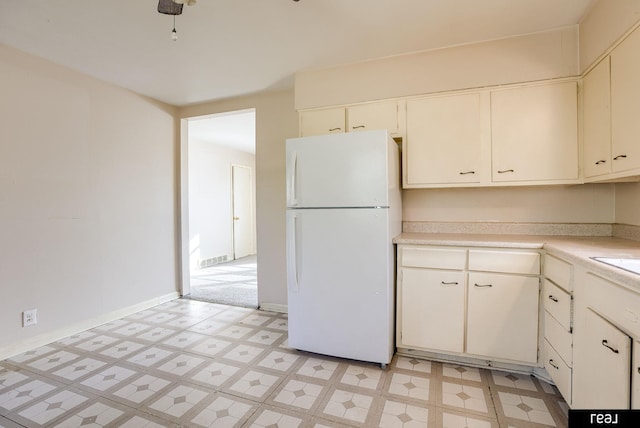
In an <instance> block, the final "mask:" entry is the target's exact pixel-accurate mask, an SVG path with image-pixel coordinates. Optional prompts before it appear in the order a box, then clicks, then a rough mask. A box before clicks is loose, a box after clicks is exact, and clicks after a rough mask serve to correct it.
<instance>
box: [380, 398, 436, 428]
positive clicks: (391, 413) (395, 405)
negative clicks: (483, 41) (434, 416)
mask: <svg viewBox="0 0 640 428" xmlns="http://www.w3.org/2000/svg"><path fill="white" fill-rule="evenodd" d="M428 423H429V409H427V408H426V407H419V406H414V405H410V404H406V403H399V402H397V401H391V400H387V401H386V402H385V404H384V409H383V410H382V416H381V418H380V423H379V424H378V426H380V427H384V428H427V427H428Z"/></svg>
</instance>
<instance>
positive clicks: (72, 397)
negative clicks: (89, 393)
mask: <svg viewBox="0 0 640 428" xmlns="http://www.w3.org/2000/svg"><path fill="white" fill-rule="evenodd" d="M87 400H88V398H87V397H85V396H83V395H80V394H76V393H75V392H71V391H62V392H59V393H57V394H55V395H53V396H51V397H49V398H46V399H44V400H42V401H39V402H38V403H36V404H34V405H32V406H29V407H27V408H26V409H24V410H22V411H21V412H20V413H19V415H20V416H22V417H23V418H26V419H29V420H30V421H33V422H35V423H38V424H40V425H44V424H46V423H49V422H51V421H52V420H53V419H55V418H57V417H58V416H60V415H62V414H64V413H65V412H67V411H68V410H71V409H73V408H74V407H76V406H79V405H80V404H82V403H84V402H85V401H87Z"/></svg>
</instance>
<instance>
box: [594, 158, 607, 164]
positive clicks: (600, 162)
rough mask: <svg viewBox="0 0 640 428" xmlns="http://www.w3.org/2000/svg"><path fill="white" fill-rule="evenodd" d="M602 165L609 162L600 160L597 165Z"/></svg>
mask: <svg viewBox="0 0 640 428" xmlns="http://www.w3.org/2000/svg"><path fill="white" fill-rule="evenodd" d="M602 163H607V161H606V160H604V159H601V160H599V161H598V162H596V165H600V164H602Z"/></svg>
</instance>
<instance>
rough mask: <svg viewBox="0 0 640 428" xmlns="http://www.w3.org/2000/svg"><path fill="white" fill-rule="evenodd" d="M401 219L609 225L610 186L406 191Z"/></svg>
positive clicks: (612, 194)
mask: <svg viewBox="0 0 640 428" xmlns="http://www.w3.org/2000/svg"><path fill="white" fill-rule="evenodd" d="M403 209H404V211H403V219H404V220H405V221H433V222H513V223H612V222H613V221H614V193H613V185H612V184H586V185H576V186H548V187H504V188H473V189H433V190H405V191H404V193H403Z"/></svg>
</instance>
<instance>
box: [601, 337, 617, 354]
mask: <svg viewBox="0 0 640 428" xmlns="http://www.w3.org/2000/svg"><path fill="white" fill-rule="evenodd" d="M602 346H604V347H605V348H609V349H610V350H611V352H613V353H614V354H618V353H619V351H618V350H617V349H613V348H612V347H611V346H610V345H609V342H607V339H602Z"/></svg>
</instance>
